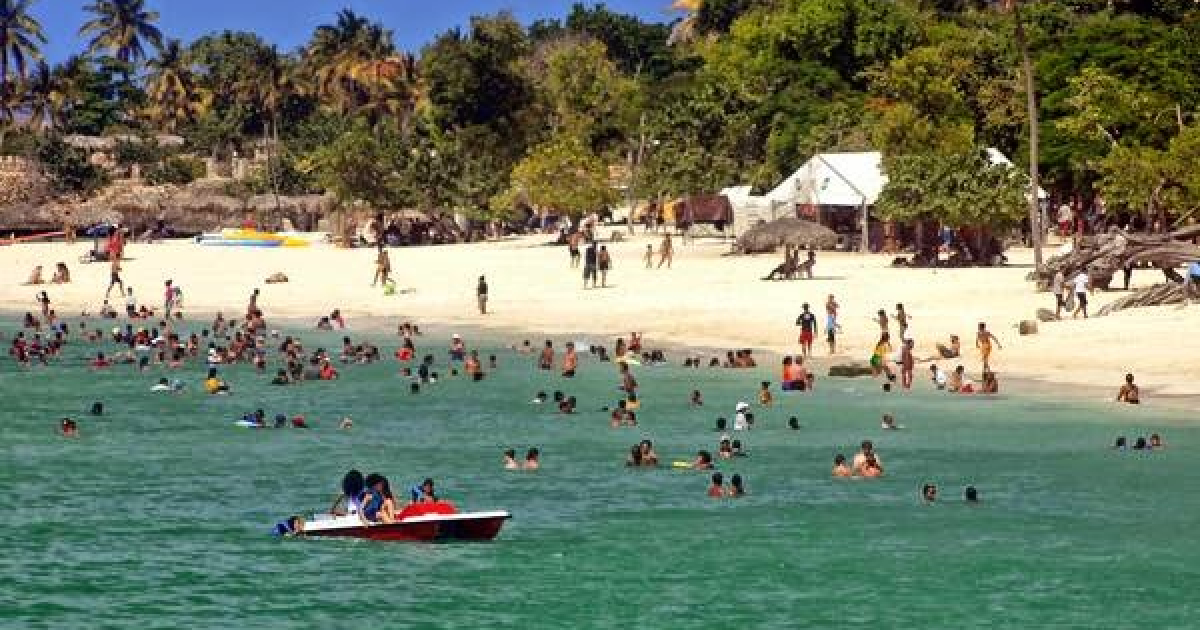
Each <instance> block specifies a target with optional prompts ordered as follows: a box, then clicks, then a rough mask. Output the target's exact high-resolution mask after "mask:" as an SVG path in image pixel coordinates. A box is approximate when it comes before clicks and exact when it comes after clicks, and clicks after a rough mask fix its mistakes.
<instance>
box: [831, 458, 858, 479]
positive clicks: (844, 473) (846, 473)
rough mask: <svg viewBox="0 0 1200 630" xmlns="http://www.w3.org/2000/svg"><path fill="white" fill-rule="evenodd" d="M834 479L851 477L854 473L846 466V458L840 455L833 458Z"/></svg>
mask: <svg viewBox="0 0 1200 630" xmlns="http://www.w3.org/2000/svg"><path fill="white" fill-rule="evenodd" d="M832 474H833V476H834V477H851V476H853V474H854V473H853V471H851V470H850V467H849V466H847V465H846V456H845V455H842V454H841V453H838V454H837V455H835V456H834V457H833V472H832Z"/></svg>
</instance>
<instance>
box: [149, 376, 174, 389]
mask: <svg viewBox="0 0 1200 630" xmlns="http://www.w3.org/2000/svg"><path fill="white" fill-rule="evenodd" d="M150 391H152V392H169V391H171V382H170V381H168V380H167V379H165V378H160V379H158V383H157V384H155V385H154V386H153V387H151V388H150Z"/></svg>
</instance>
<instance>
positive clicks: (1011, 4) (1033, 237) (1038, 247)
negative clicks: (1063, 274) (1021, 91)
mask: <svg viewBox="0 0 1200 630" xmlns="http://www.w3.org/2000/svg"><path fill="white" fill-rule="evenodd" d="M1004 8H1005V9H1007V10H1008V11H1009V12H1010V13H1012V17H1013V24H1014V25H1015V26H1016V33H1015V38H1016V42H1017V49H1018V50H1019V51H1020V53H1021V71H1022V74H1024V75H1025V106H1026V109H1027V110H1028V115H1029V194H1028V197H1029V235H1030V237H1029V238H1030V241H1032V244H1033V266H1034V269H1036V270H1037V271H1041V270H1042V234H1043V230H1042V221H1041V215H1042V213H1041V209H1040V207H1039V204H1040V201H1041V200H1040V199H1038V191H1040V190H1041V182H1040V181H1039V180H1040V179H1041V176H1040V173H1039V172H1038V170H1039V169H1038V157H1039V156H1038V124H1039V121H1038V102H1037V92H1036V91H1035V88H1036V81H1035V79H1034V76H1033V62H1032V61H1031V60H1030V57H1029V42H1028V41H1027V39H1026V37H1025V25H1024V24H1023V23H1022V22H1021V3H1020V0H1004Z"/></svg>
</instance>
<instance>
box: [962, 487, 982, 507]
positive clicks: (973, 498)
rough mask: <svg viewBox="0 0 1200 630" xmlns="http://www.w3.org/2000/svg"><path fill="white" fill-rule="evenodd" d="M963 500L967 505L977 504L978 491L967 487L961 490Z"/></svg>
mask: <svg viewBox="0 0 1200 630" xmlns="http://www.w3.org/2000/svg"><path fill="white" fill-rule="evenodd" d="M963 500H964V501H966V502H967V503H979V491H978V490H976V489H975V486H967V489H966V490H963Z"/></svg>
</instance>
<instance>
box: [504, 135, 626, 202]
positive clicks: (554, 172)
mask: <svg viewBox="0 0 1200 630" xmlns="http://www.w3.org/2000/svg"><path fill="white" fill-rule="evenodd" d="M617 198H618V195H617V192H616V190H615V189H614V188H613V187H612V183H611V182H610V181H609V175H608V167H607V165H605V163H604V161H603V160H601V159H600V158H599V157H597V156H596V155H595V154H594V153H592V152H591V149H590V148H589V147H588V146H587V145H586V144H585V143H584V142H582V141H581V140H580V139H579V138H576V137H573V136H568V135H564V136H559V137H556V138H554V139H552V140H551V141H549V142H546V143H544V144H541V145H539V146H537V147H535V148H534V149H533V150H532V151H531V152H530V153H529V155H528V156H527V157H526V158H525V159H523V160H521V161H520V162H519V163H518V164H517V165H516V167H515V168H513V172H512V182H511V186H510V188H509V189H508V191H506V192H505V193H504V194H502V195H499V196H497V197H496V198H495V199H494V200H493V201H492V204H491V205H492V206H493V207H497V208H514V207H516V206H517V205H518V204H519V203H520V202H522V201H523V202H526V203H528V204H530V205H532V206H534V207H537V208H545V209H548V210H553V211H557V212H561V213H565V214H569V215H571V216H575V217H578V216H581V215H584V214H587V213H589V212H596V211H599V210H601V209H602V208H604V207H605V206H608V205H611V204H613V203H616V201H617Z"/></svg>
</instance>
